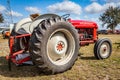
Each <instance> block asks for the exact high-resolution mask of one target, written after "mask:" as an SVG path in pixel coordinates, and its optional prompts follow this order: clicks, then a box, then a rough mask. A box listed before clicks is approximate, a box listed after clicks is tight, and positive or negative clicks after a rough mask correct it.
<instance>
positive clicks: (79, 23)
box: [69, 20, 98, 28]
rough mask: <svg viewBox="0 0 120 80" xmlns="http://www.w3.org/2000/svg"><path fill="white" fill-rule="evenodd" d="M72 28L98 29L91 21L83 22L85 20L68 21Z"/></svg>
mask: <svg viewBox="0 0 120 80" xmlns="http://www.w3.org/2000/svg"><path fill="white" fill-rule="evenodd" d="M69 22H70V23H72V25H73V26H75V27H76V28H93V27H94V28H98V26H97V24H96V23H95V22H92V21H85V20H69Z"/></svg>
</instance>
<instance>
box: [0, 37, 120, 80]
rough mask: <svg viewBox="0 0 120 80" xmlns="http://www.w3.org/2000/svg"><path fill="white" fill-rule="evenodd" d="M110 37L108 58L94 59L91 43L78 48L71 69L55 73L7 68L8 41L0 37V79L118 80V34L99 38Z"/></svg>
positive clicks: (119, 74)
mask: <svg viewBox="0 0 120 80" xmlns="http://www.w3.org/2000/svg"><path fill="white" fill-rule="evenodd" d="M102 37H107V38H109V39H111V41H112V44H113V51H112V55H111V57H110V58H108V59H105V60H96V59H95V57H94V54H93V46H94V45H93V44H91V45H89V46H85V47H82V48H81V49H80V53H81V54H82V55H81V56H78V60H77V61H76V62H75V65H74V66H73V67H72V69H71V70H68V71H66V72H64V73H60V74H56V75H45V74H43V73H39V72H38V70H37V69H36V68H35V67H34V66H22V67H16V66H15V65H13V66H12V71H9V70H8V66H7V61H6V59H5V56H6V55H7V54H8V53H9V49H8V41H7V39H5V40H3V39H2V38H1V37H0V80H120V48H117V45H116V44H114V43H115V42H120V35H100V36H99V38H102Z"/></svg>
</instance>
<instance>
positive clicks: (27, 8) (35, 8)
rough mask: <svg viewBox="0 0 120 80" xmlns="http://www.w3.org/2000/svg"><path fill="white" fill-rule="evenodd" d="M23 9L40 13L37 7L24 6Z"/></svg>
mask: <svg viewBox="0 0 120 80" xmlns="http://www.w3.org/2000/svg"><path fill="white" fill-rule="evenodd" d="M25 10H27V11H28V12H30V13H40V10H39V9H38V8H37V7H26V8H25Z"/></svg>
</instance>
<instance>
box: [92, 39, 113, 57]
mask: <svg viewBox="0 0 120 80" xmlns="http://www.w3.org/2000/svg"><path fill="white" fill-rule="evenodd" d="M111 53H112V43H111V41H110V40H109V39H107V38H104V39H99V40H98V41H97V42H96V43H95V46H94V55H95V57H96V58H97V59H106V58H108V57H110V55H111Z"/></svg>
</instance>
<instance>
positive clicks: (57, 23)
mask: <svg viewBox="0 0 120 80" xmlns="http://www.w3.org/2000/svg"><path fill="white" fill-rule="evenodd" d="M68 17H69V15H63V16H58V15H56V14H44V15H41V16H40V15H38V14H34V15H30V18H25V19H23V20H21V21H19V22H18V23H17V24H16V26H14V28H13V29H12V32H11V36H10V39H9V47H10V54H9V56H7V59H8V62H9V68H11V65H10V63H11V62H13V63H15V64H17V65H21V64H23V63H24V62H27V61H30V60H31V59H32V61H33V62H34V63H35V65H36V66H37V67H38V68H40V69H41V70H42V71H43V72H50V73H60V72H64V71H66V70H69V69H70V68H71V67H72V66H73V65H74V62H75V61H76V59H77V56H78V53H79V48H80V47H82V46H86V45H89V44H92V43H95V46H94V49H93V50H94V55H95V57H96V58H97V59H106V58H108V57H109V56H110V55H111V52H112V44H111V41H110V40H109V39H107V38H104V39H98V35H97V29H98V26H97V24H96V23H95V22H90V21H84V20H72V19H68ZM26 53H27V54H29V56H27V57H25V58H24V59H23V58H21V59H18V56H19V55H20V54H26ZM16 57H17V59H16Z"/></svg>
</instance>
